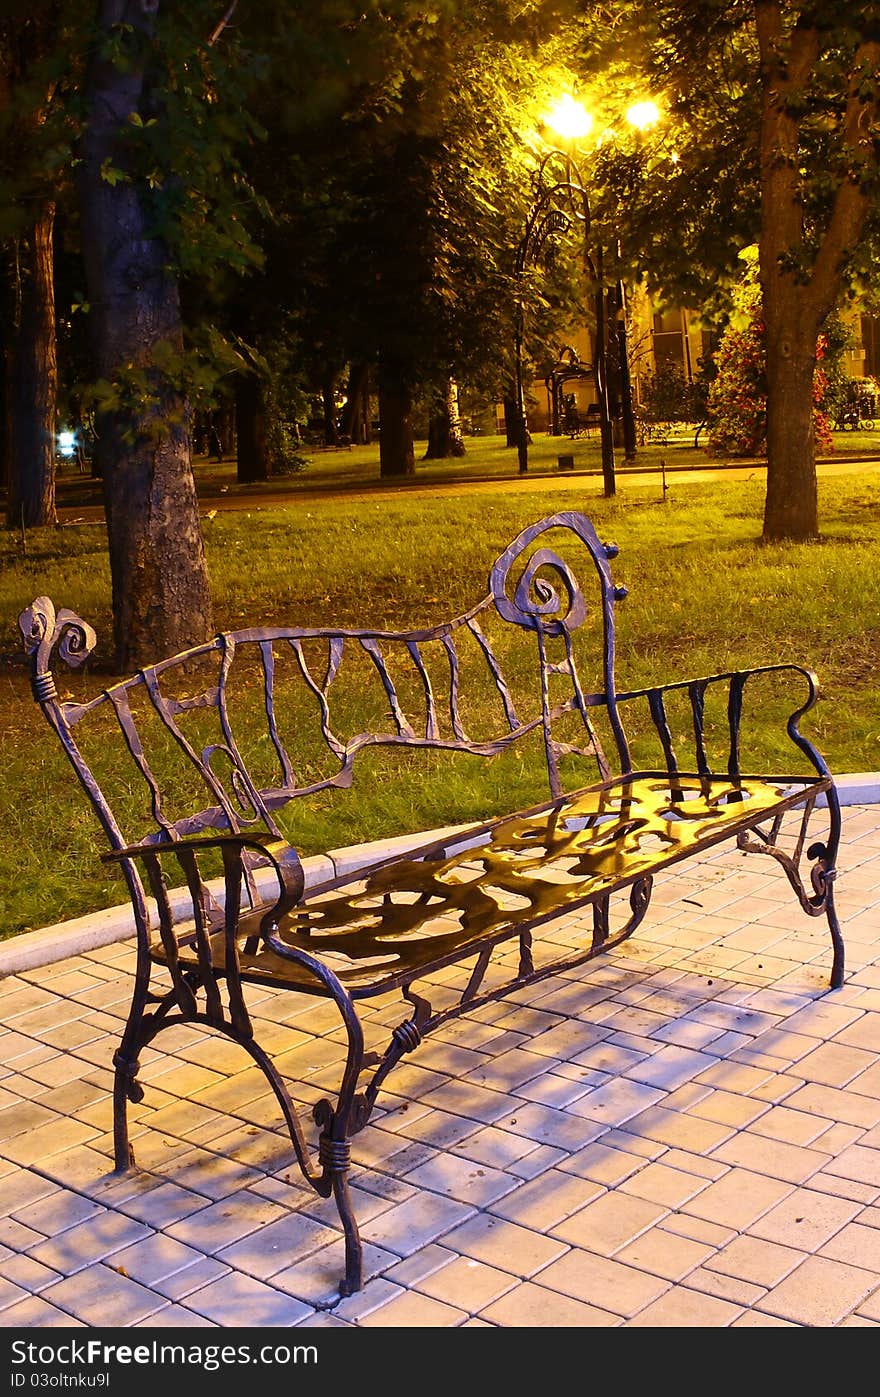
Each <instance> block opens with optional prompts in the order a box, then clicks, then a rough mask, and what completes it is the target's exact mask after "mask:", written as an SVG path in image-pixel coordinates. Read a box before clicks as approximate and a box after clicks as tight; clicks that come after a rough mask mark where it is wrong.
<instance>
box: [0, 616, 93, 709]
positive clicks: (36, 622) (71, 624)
mask: <svg viewBox="0 0 880 1397" xmlns="http://www.w3.org/2000/svg"><path fill="white" fill-rule="evenodd" d="M18 625H19V629H20V630H21V633H22V635H23V636H24V648H25V651H26V652H27V654H29V655H33V656H34V664H33V670H32V684H33V690H34V698H35V699H36V700H37V702H38V703H43V702H45V701H47V700H50V699H53V698H55V697H56V690H55V681H54V680H53V678H52V674H51V671H50V668H49V660H50V656H51V654H52V651H53V650H54V649H55V647H56V646H57V647H58V654H59V655H60V656H61V658H62V660H63V661H64V663H65V664H67V665H70V666H71V668H72V669H76V668H78V667H79V665H81V664H83V662H84V661H85V660H87V659H88V657H89V655H90V654H91V653H92V651H93V650H94V648H95V644H96V642H97V636H96V635H95V632H94V631H93V629H92V627H91V626H90V625H89V624H88V622H87V621H83V620H82V618H81V617H80V616H77V614H76V612H74V611H58V612H56V610H55V607H54V605H53V603H52V602H51V601H50V600H49V598H48V597H37V598H36V600H35V601H34V602H32V603H31V605H30V606H29V607H28V608H27V610H26V611H23V612H22V613H21V616H20V617H19V618H18Z"/></svg>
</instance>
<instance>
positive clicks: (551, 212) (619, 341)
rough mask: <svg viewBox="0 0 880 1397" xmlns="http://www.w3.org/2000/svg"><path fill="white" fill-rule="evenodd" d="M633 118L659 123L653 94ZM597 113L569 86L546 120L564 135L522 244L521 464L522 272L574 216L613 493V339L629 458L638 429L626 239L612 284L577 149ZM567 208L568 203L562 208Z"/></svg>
mask: <svg viewBox="0 0 880 1397" xmlns="http://www.w3.org/2000/svg"><path fill="white" fill-rule="evenodd" d="M626 120H627V123H628V125H629V126H631V127H633V128H634V129H635V130H636V131H638V132H639V133H641V132H642V131H645V130H647V129H648V128H649V127H651V126H654V125H656V123H657V122H658V121H659V120H660V110H659V108H658V106H657V104H656V103H655V102H653V101H651V100H650V99H646V100H644V101H639V102H634V103H633V104H632V105H631V106H630V107H629V108H628V109H627V112H626ZM592 124H593V119H592V116H591V115H590V113H589V112H588V111H587V110H586V109H585V108H584V107H583V106H582V105H581V103H580V102H578V101H577V100H576V99H575V98H574V97H572V96H571V95H570V94H566V95H564V96H563V97H561V98H560V99H559V101H558V102H557V103H556V105H555V106H554V108H553V109H552V111H551V112H549V113H548V115H547V116H546V117H545V119H544V125H545V127H547V128H548V129H550V130H551V131H553V133H554V135H555V136H556V137H557V138H558V139H559V141H560V144H559V145H558V146H553V147H551V148H550V149H549V150H548V151H547V153H546V154H545V155H544V157H543V159H542V160H541V162H540V164H539V165H538V169H537V171H536V172H535V176H534V178H533V188H534V199H533V203H532V207H531V209H530V211H529V216H528V219H527V221H526V228H525V232H524V235H523V237H522V239H521V240H520V243H519V246H518V248H517V257H516V275H517V283H518V288H519V289H518V294H517V317H516V332H515V348H516V402H517V417H518V422H517V447H518V458H519V469H520V471H521V472H524V471H527V470H528V442H529V434H528V422H527V418H526V411H525V395H524V387H523V339H524V324H525V305H524V298H523V294H522V287H523V276H524V272H525V268H526V266H527V264H528V261H529V259H530V258H534V257H536V256H537V255H538V253H539V252H540V249H541V247H542V246H543V244H544V242H545V241H546V239H547V237H548V236H549V235H550V234H551V233H554V232H559V231H563V230H567V229H568V228H569V227H570V226H571V222H572V221H573V219H576V220H577V221H578V222H579V223H580V224H581V225H582V228H583V238H584V264H585V267H586V269H587V273H588V275H589V277H590V280H591V282H592V283H593V284H594V288H595V289H594V294H593V307H594V314H595V321H596V328H595V352H594V363H593V368H594V375H595V382H596V397H597V400H598V406H599V421H600V429H601V443H602V477H603V482H604V489H605V494H606V495H614V494H615V493H616V482H615V464H614V422H613V416H612V405H611V387H610V376H609V369H608V346H609V343H613V345H614V355H615V359H616V367H617V378H618V383H619V388H620V417H621V425H622V431H623V451H624V458H625V460H627V461H632V460H634V459H635V455H636V430H635V416H634V412H633V400H632V384H631V380H630V372H629V355H628V346H627V332H626V292H625V288H624V284H623V280H622V277H621V276H620V266H621V247H620V240H619V238H618V237H617V236H616V235H615V236H614V238H613V241H612V245H611V249H610V250H611V252H612V256H613V264H614V273H615V275H614V280H613V284H612V287H611V289H610V290H608V289H607V288H606V286H605V268H604V266H603V260H604V252H603V248H602V245H601V243H598V244H597V245H596V246H595V250H594V249H593V244H592V239H591V221H592V220H591V210H590V200H589V196H588V194H587V189H586V186H585V184H584V180H583V177H582V174H581V171H580V169H579V168H578V164H577V160H576V157H575V151H576V147H577V143H578V141H580V140H582V139H583V137H584V136H586V135H587V134H588V132H589V131H590V130H591V128H592ZM560 206H563V207H560ZM563 210H564V211H563Z"/></svg>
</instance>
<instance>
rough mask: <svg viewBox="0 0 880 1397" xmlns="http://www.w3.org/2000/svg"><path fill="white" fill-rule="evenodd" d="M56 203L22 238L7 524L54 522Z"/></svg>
mask: <svg viewBox="0 0 880 1397" xmlns="http://www.w3.org/2000/svg"><path fill="white" fill-rule="evenodd" d="M54 223H55V205H54V203H52V202H50V201H46V203H44V204H43V205H42V207H41V208H40V210H39V213H38V215H37V218H36V221H35V223H34V225H33V227H32V228H31V229H29V231H28V232H27V234H26V235H25V236H24V237H22V238H20V239H19V240H18V285H17V288H16V291H17V295H16V307H15V312H16V313H15V320H14V323H13V330H12V353H11V356H10V368H11V383H10V399H9V401H10V409H11V419H10V424H9V467H10V469H9V489H8V493H7V511H6V514H7V523H8V525H9V527H10V528H18V527H20V526H21V525H22V524H24V525H27V526H28V527H29V528H34V527H36V526H39V525H46V524H55V523H56V522H57V515H56V513H55V429H56V421H55V412H56V398H57V394H58V363H57V359H56V349H55V274H54V268H53V264H52V245H53V229H54Z"/></svg>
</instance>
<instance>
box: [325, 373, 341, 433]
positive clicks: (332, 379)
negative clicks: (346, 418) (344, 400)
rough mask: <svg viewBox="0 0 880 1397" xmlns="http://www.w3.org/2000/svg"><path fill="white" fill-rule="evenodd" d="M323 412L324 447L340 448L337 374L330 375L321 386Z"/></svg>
mask: <svg viewBox="0 0 880 1397" xmlns="http://www.w3.org/2000/svg"><path fill="white" fill-rule="evenodd" d="M321 411H322V415H323V418H324V445H325V446H338V445H339V432H338V430H337V427H336V374H335V373H328V375H327V377H326V378H325V379H324V381H323V382H322V384H321Z"/></svg>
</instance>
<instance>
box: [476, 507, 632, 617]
mask: <svg viewBox="0 0 880 1397" xmlns="http://www.w3.org/2000/svg"><path fill="white" fill-rule="evenodd" d="M557 528H564V529H571V530H572V532H573V533H575V534H577V536H578V538H580V539H581V541H582V542H583V543H584V544H585V545H586V547H587V549H588V551H589V553H590V555H591V556H592V559H593V562H594V563H595V566H596V570H597V571H598V573H599V576H600V580H601V582H602V589H603V593H604V600H605V603H606V606H607V608H608V610H609V611H610V608H611V605H612V603H613V602H615V601H620V600H622V599H623V597H625V596H626V588H624V587H615V586H614V584H613V582H612V579H611V572H610V569H609V567H608V559H609V558H614V557H616V556H617V553H618V548H617V545H616V544H613V543H609V544H604V543H602V542H600V540H599V537H598V535H597V533H596V531H595V529H594V528H593V525H592V524H591V523H590V521H589V519H588V518H587V517H586V515H584V514H579V513H576V512H575V511H573V510H570V511H566V512H564V513H560V514H552V515H548V516H547V518H545V519H541V520H539V521H538V523H536V524H532V525H530V526H529V528H527V529H523V531H522V533H521V534H519V536H518V537H517V538H515V539H514V541H513V543H512V544H511V545H510V547H509V548H507V549H506V550H505V552H504V553H502V555H501V557H500V558H499V559H498V561H497V562H496V564H495V566H494V567H493V569H492V572H491V574H490V577H489V586H490V589H491V591H492V595H493V597H494V599H495V605H496V607H497V608H498V611H499V613H500V615H501V616H503V617H504V619H505V621H512V622H513V623H514V625H517V626H527V627H529V628H530V629H532V630H543V631H545V632H547V633H548V634H551V635H558V634H560V632H562V631H573V630H575V629H576V628H577V627H578V626H579V625H580V624H581V623H582V621H583V620H584V617H585V616H586V604H585V602H584V597H583V593H582V591H581V588H580V586H579V584H578V581H577V578H576V577H575V575H574V572H573V571H572V569H571V566H570V565H569V564H568V563H567V562H566V561H565V560H564V559H562V558H561V557H560V556H559V554H558V553H555V552H554V551H553V550H552V549H550V548H540V549H537V550H536V551H535V552H534V553H533V554H532V556H531V558H530V559H529V561H528V562H527V564H526V566H525V568H524V569H523V572H522V575H521V577H520V578H519V581H518V583H517V584H516V589H515V591H514V594H513V597H512V598H511V597H509V596H508V593H507V585H508V580H509V578H510V574H511V570H512V568H513V565H514V563H515V562H516V560H517V558H519V557H520V556H521V555H522V554H523V553H524V552H525V551H526V549H527V548H528V547H529V546H530V545H531V544H532V543H534V541H535V539H536V538H539V537H540V535H541V534H543V533H545V532H546V531H547V530H548V529H557ZM542 570H543V571H545V572H546V571H550V572H552V573H555V574H556V577H557V578H558V581H559V583H560V584H561V587H562V589H564V592H565V599H564V600H563V598H562V596H561V595H560V591H559V590H558V588H557V586H555V585H553V583H551V582H550V581H549V580H548V579H547V577H546V576H543V577H542V576H539V573H541V571H542Z"/></svg>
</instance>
